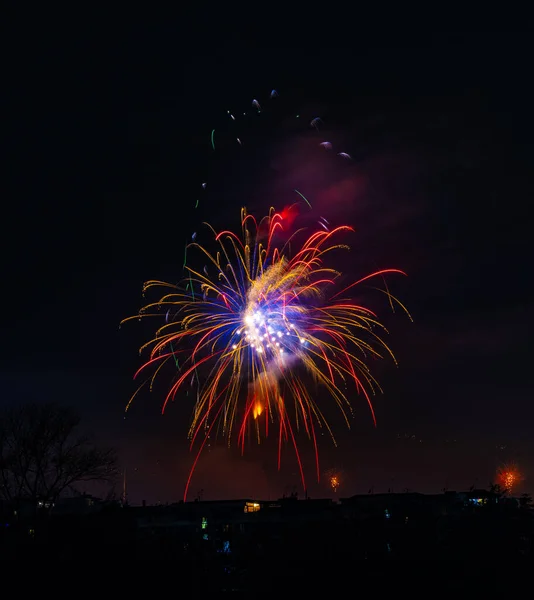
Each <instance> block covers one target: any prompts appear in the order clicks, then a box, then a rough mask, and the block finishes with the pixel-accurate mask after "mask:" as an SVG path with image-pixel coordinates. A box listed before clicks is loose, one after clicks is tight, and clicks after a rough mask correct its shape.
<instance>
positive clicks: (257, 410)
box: [252, 400, 263, 420]
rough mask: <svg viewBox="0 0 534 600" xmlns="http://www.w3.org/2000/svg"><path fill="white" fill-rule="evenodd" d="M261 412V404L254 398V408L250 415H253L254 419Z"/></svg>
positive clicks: (259, 415)
mask: <svg viewBox="0 0 534 600" xmlns="http://www.w3.org/2000/svg"><path fill="white" fill-rule="evenodd" d="M262 413H263V405H262V403H261V402H260V401H259V400H256V402H254V408H253V409H252V416H253V417H254V420H256V419H257V418H258V417H261V414H262Z"/></svg>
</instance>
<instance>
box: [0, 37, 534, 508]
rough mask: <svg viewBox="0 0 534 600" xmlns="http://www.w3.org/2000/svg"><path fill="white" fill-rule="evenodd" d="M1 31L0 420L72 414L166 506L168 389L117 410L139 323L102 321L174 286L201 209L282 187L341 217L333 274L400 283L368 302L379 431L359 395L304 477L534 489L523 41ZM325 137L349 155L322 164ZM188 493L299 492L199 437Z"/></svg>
mask: <svg viewBox="0 0 534 600" xmlns="http://www.w3.org/2000/svg"><path fill="white" fill-rule="evenodd" d="M13 38H14V39H13V40H12V45H11V56H12V60H11V63H10V65H9V66H8V72H7V80H8V82H9V85H7V86H6V92H5V94H6V95H7V107H6V109H5V112H4V137H7V144H6V148H7V156H6V157H5V158H4V164H5V167H6V169H5V171H6V173H7V178H6V179H4V194H3V197H4V201H3V215H2V216H3V218H2V222H3V235H2V238H1V243H2V245H3V248H2V257H3V261H2V268H3V276H2V281H3V286H2V311H1V313H0V314H1V318H2V342H3V343H2V345H1V350H2V354H1V363H0V380H1V389H2V400H1V402H2V405H7V404H10V403H12V402H25V401H37V402H42V401H49V400H54V401H57V402H60V403H62V404H66V405H72V406H73V407H74V408H76V410H78V411H79V412H80V413H81V415H82V416H83V419H84V424H85V426H86V427H87V428H89V429H90V430H92V431H93V432H94V433H95V434H96V435H97V436H98V437H99V438H100V439H101V440H102V441H103V442H105V443H111V444H112V445H114V446H116V447H117V448H118V450H119V452H120V457H121V464H122V465H123V467H125V468H126V472H127V481H128V494H129V499H130V501H132V502H134V503H139V502H141V500H142V499H145V500H146V501H147V502H149V503H151V502H156V501H161V502H167V501H175V500H177V499H179V498H181V496H182V493H183V487H184V482H185V477H186V475H187V472H188V470H189V467H190V464H191V461H192V459H193V456H192V455H191V454H189V453H188V450H187V439H186V435H187V430H188V425H189V417H190V412H191V407H192V405H191V398H189V397H186V396H185V395H183V396H181V397H179V398H178V399H177V401H176V402H175V403H174V404H173V405H172V406H171V407H170V409H169V410H168V411H167V412H166V414H165V415H164V416H162V415H161V413H160V407H161V403H162V400H163V393H164V390H161V391H160V392H159V395H158V393H153V394H152V395H149V394H145V395H142V396H139V397H138V398H137V400H136V401H135V403H134V405H133V406H132V409H131V411H130V412H129V413H128V416H127V418H126V419H125V418H124V407H125V404H126V402H127V401H128V399H129V397H130V395H131V394H132V393H133V392H134V391H135V387H136V386H135V384H134V383H133V382H132V375H133V373H134V371H135V370H136V368H137V367H139V366H140V364H141V362H140V359H139V357H138V352H137V351H138V347H139V346H140V345H141V343H142V342H143V341H144V339H145V338H144V336H145V335H146V333H147V330H146V329H144V328H143V327H142V326H139V327H138V326H137V325H138V323H137V322H134V323H131V324H129V325H128V326H123V328H122V329H120V330H119V322H120V321H121V319H123V318H125V317H127V316H130V315H132V314H135V313H136V311H137V310H138V309H139V308H140V307H141V306H142V303H143V298H142V296H141V287H142V284H143V282H144V281H145V280H148V279H158V278H159V279H164V280H171V281H176V280H178V279H179V278H180V276H181V272H182V261H183V248H184V244H185V242H186V241H187V239H189V238H190V236H191V234H192V232H193V231H196V230H197V228H198V227H199V225H198V223H199V222H200V221H201V220H202V219H206V218H208V219H209V220H210V221H214V222H215V223H217V224H218V225H224V226H225V227H229V228H233V227H235V225H236V223H237V219H238V215H239V213H238V211H239V209H240V207H241V205H242V204H247V205H248V206H249V207H250V208H251V210H258V211H260V210H261V212H263V211H264V210H266V209H268V207H269V205H270V204H275V205H277V206H280V205H285V204H288V203H290V202H293V201H295V200H296V198H295V196H294V193H293V191H292V190H293V189H294V188H298V189H300V190H301V191H303V192H304V193H306V196H307V197H308V198H309V199H310V200H311V202H312V204H313V205H314V210H317V211H320V214H322V215H324V216H325V217H327V218H328V219H329V220H331V221H332V222H333V223H336V224H338V223H339V224H341V223H347V224H350V225H352V226H353V227H354V228H355V230H356V234H355V235H354V236H353V238H352V239H351V241H350V244H351V247H352V250H351V254H350V257H349V258H347V257H345V258H344V261H345V264H344V270H345V271H348V272H349V273H350V274H351V275H352V276H353V277H358V276H359V275H365V274H367V272H369V271H371V270H375V269H376V268H383V267H396V268H400V269H403V270H405V271H406V272H407V273H408V275H409V276H408V278H393V279H391V280H388V281H389V283H390V284H391V287H392V291H393V292H394V293H395V294H396V295H397V296H398V297H399V298H401V300H402V301H403V302H404V303H405V304H406V305H407V306H408V308H409V310H410V312H411V314H412V316H413V319H414V322H413V323H411V322H410V321H409V319H407V318H406V317H405V316H404V315H403V314H402V313H400V312H398V313H396V314H395V315H390V314H389V313H388V310H387V305H383V304H379V305H377V309H379V310H380V314H381V316H383V318H384V320H385V322H386V323H387V325H388V327H389V329H390V334H391V335H390V336H389V339H388V341H389V343H390V345H391V346H392V348H393V350H394V351H395V353H396V356H397V358H398V361H399V367H398V368H396V367H395V365H394V364H393V363H392V362H391V361H384V363H382V364H380V365H378V374H379V378H380V381H381V384H382V385H383V388H384V392H385V393H384V395H382V396H379V397H377V398H376V400H375V410H376V413H377V419H378V426H377V428H374V426H373V423H372V420H371V417H370V414H369V411H368V409H367V407H366V404H365V401H364V400H363V399H359V398H356V399H355V405H356V411H355V415H356V418H355V420H354V423H353V428H352V429H351V430H350V431H346V428H345V425H344V423H343V420H342V418H341V417H340V416H338V417H336V416H334V417H333V426H334V428H335V430H336V432H337V433H338V442H339V444H338V447H337V448H334V447H333V446H332V444H331V442H330V440H329V439H328V438H327V437H324V439H321V463H322V469H323V470H327V469H330V468H334V469H337V470H339V472H340V473H341V474H342V486H341V488H340V490H339V495H340V496H342V497H343V496H347V495H350V494H353V493H367V491H368V490H369V489H371V488H372V489H374V491H375V492H380V491H387V490H388V489H392V490H394V491H403V490H405V489H410V490H413V491H421V492H439V491H441V490H442V489H443V488H448V489H456V490H460V489H465V488H468V487H469V486H471V485H476V486H482V487H485V486H487V485H488V483H489V482H490V480H492V479H493V477H494V473H495V471H496V469H497V467H498V466H499V465H500V464H501V463H503V462H509V461H514V462H516V463H517V464H518V465H519V468H520V470H521V471H522V472H523V474H524V476H525V481H524V483H523V484H522V486H521V489H518V490H517V491H531V492H532V491H533V490H534V483H533V482H534V438H533V436H532V423H533V419H534V408H533V403H532V398H533V385H532V364H531V361H532V351H531V347H530V337H529V333H530V332H532V331H533V321H532V309H533V308H534V305H533V299H532V291H533V285H532V267H531V260H530V257H531V242H530V239H531V235H532V233H531V232H532V228H531V222H530V219H529V216H530V213H531V212H532V199H533V193H532V192H533V185H532V183H533V179H532V161H533V159H534V151H533V142H532V140H533V139H534V138H533V127H532V125H533V120H532V106H533V97H532V91H531V87H530V85H531V83H530V81H529V80H530V74H529V73H530V70H531V65H530V57H531V55H532V45H531V43H529V41H528V36H527V35H519V34H491V35H490V34H461V35H459V34H458V35H452V34H440V35H438V34H435V35H432V36H427V39H425V40H422V39H421V40H419V41H417V42H416V41H413V40H412V41H411V42H410V43H409V44H408V43H407V42H406V41H404V42H403V41H400V40H393V39H390V40H389V41H388V42H385V41H380V40H378V41H375V42H370V41H360V42H359V44H358V45H357V46H356V45H355V46H354V47H352V48H350V47H345V48H343V49H328V48H326V49H325V48H320V47H318V45H317V44H316V45H315V46H314V49H313V50H309V49H301V50H296V49H287V48H286V49H284V48H264V49H255V50H250V49H239V48H236V47H231V48H230V47H228V48H226V47H225V45H224V44H221V45H215V42H213V44H214V45H213V47H210V45H209V44H207V45H206V46H205V47H203V48H198V47H195V48H194V49H193V48H192V47H188V46H187V45H186V44H184V43H183V41H181V40H177V39H176V36H175V35H173V31H172V28H171V27H169V28H161V30H151V31H150V32H148V31H147V32H145V33H144V34H143V35H140V34H139V31H136V32H135V35H134V33H132V34H131V35H128V34H126V33H124V34H121V35H117V34H116V32H113V34H112V32H111V31H106V30H104V29H102V30H98V32H96V31H95V30H90V29H89V28H87V29H86V30H83V29H78V30H76V31H75V32H74V31H73V32H71V33H69V34H67V33H65V32H61V33H60V32H55V33H54V35H51V34H50V32H46V31H40V32H37V31H28V32H26V34H25V35H21V36H13ZM15 38H16V39H15ZM273 88H274V89H276V90H277V91H278V93H279V97H278V98H277V99H276V102H278V104H277V105H276V108H272V109H271V108H270V107H271V106H273V104H272V102H271V104H269V102H270V101H269V93H270V91H271V89H273ZM253 98H258V100H259V101H260V103H262V102H265V109H264V111H263V113H262V115H261V117H260V118H263V117H264V121H261V120H258V119H252V120H250V121H247V120H244V121H243V124H242V125H240V130H239V131H240V136H241V138H242V140H243V147H242V148H236V147H235V145H234V147H233V148H230V146H228V150H227V151H226V146H225V145H224V140H226V139H230V138H229V137H228V136H227V135H226V133H225V132H227V131H228V127H229V120H228V116H227V113H226V111H227V110H231V111H235V112H236V114H237V113H242V112H243V111H247V112H250V114H251V115H252V114H253V111H252V110H251V102H252V99H253ZM297 114H299V115H301V116H300V117H299V119H300V120H297V117H296V115H297ZM257 116H258V115H254V117H257ZM314 116H320V117H321V118H322V121H323V129H322V131H321V133H320V134H318V133H317V132H316V131H315V130H314V129H313V128H310V127H309V125H308V124H309V120H310V118H312V117H314ZM213 128H216V131H221V132H222V133H221V138H220V140H221V149H218V151H217V152H216V153H213V152H212V151H211V144H210V133H211V130H212V129H213ZM323 140H329V141H331V142H332V144H333V145H334V146H335V150H336V151H339V152H341V151H345V152H348V153H349V154H350V155H351V156H352V157H353V160H352V161H343V159H341V158H339V157H337V156H336V155H335V152H334V153H333V154H332V155H328V156H327V155H326V154H325V153H321V152H319V150H320V149H319V148H318V143H319V142H320V141H323ZM336 159H337V160H336ZM6 181H7V186H6ZM203 181H208V182H210V185H209V187H208V188H207V189H206V192H205V194H204V195H202V194H201V192H202V190H201V183H202V182H203ZM197 199H200V202H199V208H198V209H195V208H194V206H195V202H196V200H197ZM321 402H328V398H327V397H325V398H321ZM301 441H302V444H301V447H302V452H303V457H304V461H305V463H306V470H307V474H308V479H309V482H310V483H309V494H310V495H311V496H312V497H318V496H329V495H331V491H330V490H329V489H328V486H327V484H326V483H325V482H322V483H321V484H317V483H313V458H312V455H311V453H310V452H309V450H310V449H311V447H310V445H309V443H308V442H307V441H306V439H305V438H302V440H301ZM201 489H202V490H203V497H204V498H205V499H216V498H231V497H252V496H254V497H262V498H268V497H270V498H274V497H278V496H280V495H281V494H283V493H290V492H292V491H298V492H299V493H301V494H302V490H301V486H300V479H299V475H298V469H297V465H296V462H295V459H294V454H293V453H292V451H291V448H290V447H288V448H287V449H286V450H285V452H284V455H283V465H282V471H281V472H280V473H278V472H277V470H276V449H275V448H274V447H273V443H272V442H267V443H265V444H263V445H262V446H260V447H258V446H257V445H255V444H254V443H251V444H250V447H249V448H247V451H246V453H245V456H243V457H241V456H240V454H239V452H238V451H237V449H235V448H234V449H228V448H227V447H226V445H225V443H224V441H223V440H221V441H220V442H217V443H214V444H213V445H212V447H211V448H210V451H209V452H207V453H206V454H205V455H204V456H203V458H202V459H201V461H200V463H199V467H198V470H197V473H196V475H195V477H194V479H193V483H192V487H191V496H195V495H196V493H197V490H201Z"/></svg>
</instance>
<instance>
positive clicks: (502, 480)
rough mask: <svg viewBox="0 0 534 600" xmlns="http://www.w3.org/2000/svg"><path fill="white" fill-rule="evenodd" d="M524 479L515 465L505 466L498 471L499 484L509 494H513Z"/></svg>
mask: <svg viewBox="0 0 534 600" xmlns="http://www.w3.org/2000/svg"><path fill="white" fill-rule="evenodd" d="M522 479H523V477H522V475H521V472H520V471H519V469H518V467H517V465H516V464H514V463H508V464H505V465H503V466H502V467H500V468H499V470H498V471H497V483H498V484H499V485H500V486H501V488H502V489H503V490H504V491H505V492H506V493H507V494H511V493H512V492H513V490H514V488H515V487H516V486H517V484H518V483H519V482H520V481H522Z"/></svg>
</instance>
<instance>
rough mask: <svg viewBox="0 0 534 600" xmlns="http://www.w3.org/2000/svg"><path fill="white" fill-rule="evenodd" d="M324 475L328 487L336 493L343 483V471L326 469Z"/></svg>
mask: <svg viewBox="0 0 534 600" xmlns="http://www.w3.org/2000/svg"><path fill="white" fill-rule="evenodd" d="M324 475H325V479H326V481H327V483H328V485H329V486H330V489H331V490H332V491H333V492H334V493H335V494H336V493H337V491H338V490H339V488H340V487H341V485H342V484H343V480H344V477H343V472H342V471H341V470H340V469H328V471H326V472H325V474H324Z"/></svg>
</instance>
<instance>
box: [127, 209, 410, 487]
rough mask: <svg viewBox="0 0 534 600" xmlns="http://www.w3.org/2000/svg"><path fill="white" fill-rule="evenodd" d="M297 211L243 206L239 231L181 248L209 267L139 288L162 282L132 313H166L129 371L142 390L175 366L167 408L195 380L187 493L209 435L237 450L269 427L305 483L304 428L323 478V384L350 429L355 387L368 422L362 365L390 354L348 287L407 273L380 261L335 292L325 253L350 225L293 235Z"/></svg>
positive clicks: (370, 391)
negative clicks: (262, 213) (255, 210)
mask: <svg viewBox="0 0 534 600" xmlns="http://www.w3.org/2000/svg"><path fill="white" fill-rule="evenodd" d="M294 215H295V207H290V209H286V210H284V211H282V212H276V211H275V210H274V209H271V210H270V211H269V214H268V215H267V216H266V217H264V218H263V219H261V220H256V219H255V217H254V216H252V215H250V214H247V212H246V210H245V209H243V210H242V212H241V235H237V234H236V233H234V232H233V231H222V232H220V233H217V232H216V231H215V230H214V229H213V228H212V227H211V226H209V225H207V227H208V229H209V231H210V232H211V234H212V236H213V245H214V248H215V249H214V250H210V249H208V248H207V247H205V246H203V245H201V244H200V243H198V242H197V241H193V242H192V243H191V244H190V245H189V246H188V256H189V257H191V256H192V255H193V253H194V252H195V251H196V253H197V255H198V256H203V257H204V261H205V263H206V264H205V266H204V267H199V268H195V267H194V266H189V264H186V265H185V269H186V277H185V280H184V282H183V283H181V284H179V285H174V284H170V283H166V282H163V281H148V282H147V283H146V284H145V286H144V292H148V291H149V290H151V289H152V288H163V289H164V290H165V291H164V292H163V295H162V296H161V297H160V298H159V300H157V301H155V302H152V303H150V304H148V305H147V306H145V307H144V308H143V309H141V311H140V313H139V314H138V315H135V316H133V317H130V318H129V319H139V318H156V319H160V321H162V323H161V325H160V326H158V327H157V329H156V331H155V334H154V336H153V338H152V339H151V340H150V341H149V342H148V343H146V344H145V345H144V346H143V347H142V348H141V352H143V351H146V352H148V358H147V360H146V362H145V363H144V364H143V365H142V367H141V368H140V369H139V370H138V372H137V373H136V375H135V378H137V377H139V376H140V375H142V374H145V373H147V371H148V372H150V373H151V374H150V375H149V376H148V378H147V379H146V380H145V382H144V383H143V384H141V387H143V386H144V385H145V384H149V386H150V387H152V384H153V382H154V380H155V378H156V377H157V376H158V374H162V373H163V372H164V371H163V369H164V368H165V365H167V366H171V367H173V369H174V373H175V378H174V379H173V380H172V382H171V384H170V389H169V391H168V394H167V396H166V398H165V400H164V402H163V407H162V411H164V410H165V407H166V406H167V404H168V403H169V402H170V401H172V400H174V399H175V398H176V396H177V394H178V393H179V392H180V390H182V389H184V388H185V387H186V386H188V385H189V384H190V382H191V385H193V384H194V383H196V385H197V400H196V404H195V407H194V411H193V418H192V422H191V426H190V429H189V438H190V442H191V449H193V447H194V446H195V444H196V443H198V446H199V449H198V452H197V455H196V458H195V461H194V463H193V467H192V469H191V473H190V475H189V479H188V481H187V484H186V489H185V496H184V498H186V497H187V490H188V487H189V483H190V480H191V475H192V473H193V471H194V468H195V466H196V463H197V461H198V458H199V456H200V454H201V452H202V449H203V448H204V445H205V444H206V441H207V439H208V437H209V436H210V435H211V434H212V432H213V433H217V432H218V433H220V434H222V435H223V436H225V437H226V439H227V440H228V444H230V441H231V440H232V439H235V440H236V441H237V444H238V445H239V447H240V448H241V450H242V451H244V446H245V437H246V435H247V433H249V432H253V433H254V435H255V436H256V437H257V439H258V440H260V436H261V435H262V434H265V435H267V434H268V433H269V430H270V429H274V431H275V432H276V435H277V437H278V467H279V468H280V458H281V448H282V443H283V442H284V441H289V442H290V443H291V444H292V445H293V447H294V449H295V453H296V457H297V461H298V464H299V468H300V474H301V478H302V483H303V486H304V487H306V484H305V478H304V471H303V467H302V462H301V460H300V456H299V451H298V446H297V440H296V435H297V431H299V430H302V431H304V432H305V434H306V435H307V436H308V438H309V439H310V440H311V441H312V443H313V446H314V448H315V457H316V471H317V477H318V479H319V457H318V451H317V435H316V431H317V428H324V429H325V430H327V431H328V432H329V434H330V436H331V437H332V439H333V440H334V443H335V436H334V434H333V431H332V429H331V427H330V424H329V423H328V420H327V418H326V417H325V415H324V414H323V413H324V411H323V410H321V406H319V404H318V403H317V402H316V399H317V397H318V396H317V394H316V390H317V388H318V387H319V386H320V387H323V388H324V389H326V390H327V392H328V396H329V397H330V398H331V399H332V400H333V401H334V402H335V403H336V405H337V406H338V408H339V410H340V413H341V414H342V416H343V418H344V420H345V422H346V423H347V425H348V426H349V427H350V420H349V419H350V416H351V400H350V396H351V395H353V394H354V392H356V393H357V394H360V395H363V397H364V398H365V400H366V402H367V403H368V405H369V408H370V411H371V414H372V417H373V420H375V415H374V411H373V406H372V402H371V397H372V396H373V395H374V394H376V392H377V391H381V389H380V386H379V384H378V382H377V381H376V379H375V378H374V376H373V374H372V373H371V370H370V368H369V366H368V362H367V361H368V359H369V358H370V357H374V358H383V357H384V356H385V355H389V356H390V357H391V358H392V359H393V360H394V361H395V357H394V355H393V353H392V351H391V350H390V348H389V346H388V345H387V344H386V343H385V341H384V339H383V334H385V333H386V329H385V327H384V326H383V325H382V324H381V323H380V322H379V320H378V317H377V315H376V314H375V313H374V312H373V311H372V310H370V309H369V308H367V307H365V306H362V305H360V304H359V303H357V302H355V301H354V300H351V294H350V293H349V292H350V290H354V288H355V287H356V286H357V285H358V284H362V283H363V282H366V281H369V280H370V279H372V278H376V277H379V278H383V277H384V275H386V274H388V273H389V274H393V273H397V274H404V273H403V272H402V271H400V270H398V269H384V270H380V271H377V272H375V273H372V274H370V275H367V276H365V277H363V278H361V279H359V280H358V281H355V282H353V283H352V284H350V285H349V286H347V287H345V288H342V289H340V288H339V286H338V283H339V279H340V275H341V274H340V272H338V271H337V270H336V269H333V268H332V267H330V266H328V265H327V264H326V262H325V259H326V258H328V256H331V253H332V251H333V250H335V249H337V248H342V249H347V248H348V247H347V246H346V245H345V244H341V243H339V242H337V241H336V240H337V239H338V237H339V236H340V235H342V234H343V233H346V232H350V231H352V229H351V228H350V227H348V226H340V227H337V228H334V229H332V230H329V229H328V228H326V227H325V226H324V225H323V227H324V230H323V229H321V230H318V231H313V232H312V233H311V235H308V234H306V233H305V232H304V231H303V230H296V231H293V232H291V231H289V229H290V225H291V223H292V221H293V219H294ZM195 240H196V234H195ZM300 240H303V241H300ZM291 249H293V252H291ZM190 264H192V263H190ZM200 264H201V263H200ZM375 289H379V288H375ZM381 291H382V292H384V293H385V294H386V296H387V298H388V300H389V302H390V304H391V307H394V305H395V303H396V304H398V305H399V306H401V307H402V308H403V309H404V310H405V311H406V309H405V308H404V306H403V305H402V304H401V303H400V302H399V301H398V300H397V299H396V298H394V297H393V296H392V295H391V294H390V293H389V290H388V288H387V287H386V288H385V290H381ZM406 312H407V311H406ZM129 319H125V321H128V320H129ZM123 322H124V321H123ZM395 362H396V361H395ZM175 365H177V366H178V372H177V374H176V366H175ZM149 369H153V371H149ZM139 389H140V388H138V390H137V391H136V393H135V394H134V396H133V397H132V399H131V400H130V402H129V403H128V406H129V405H130V403H131V401H132V400H133V398H134V397H135V395H136V394H137V393H138V391H139ZM351 389H352V391H351ZM214 427H216V429H215V430H214Z"/></svg>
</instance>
